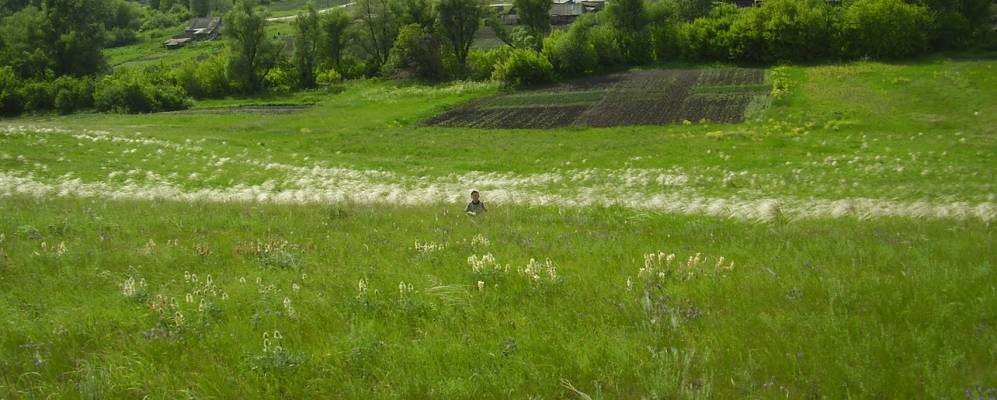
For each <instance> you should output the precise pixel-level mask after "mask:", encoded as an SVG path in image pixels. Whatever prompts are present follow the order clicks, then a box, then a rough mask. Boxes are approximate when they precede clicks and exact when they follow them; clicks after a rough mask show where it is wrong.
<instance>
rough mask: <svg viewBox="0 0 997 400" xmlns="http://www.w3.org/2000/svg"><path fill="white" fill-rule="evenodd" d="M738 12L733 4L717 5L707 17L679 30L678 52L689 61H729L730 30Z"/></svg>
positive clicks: (685, 25)
mask: <svg viewBox="0 0 997 400" xmlns="http://www.w3.org/2000/svg"><path fill="white" fill-rule="evenodd" d="M739 14H740V11H739V10H738V8H737V6H735V5H733V4H720V5H717V7H715V8H714V9H713V11H711V12H710V14H709V15H707V16H706V17H703V18H698V19H696V20H694V21H692V22H689V23H685V24H682V26H681V27H680V28H679V32H678V37H679V51H680V52H681V53H682V56H683V57H684V58H686V59H689V60H701V61H717V60H728V59H730V30H731V26H732V25H733V24H734V22H735V21H736V20H737V18H738V16H739Z"/></svg>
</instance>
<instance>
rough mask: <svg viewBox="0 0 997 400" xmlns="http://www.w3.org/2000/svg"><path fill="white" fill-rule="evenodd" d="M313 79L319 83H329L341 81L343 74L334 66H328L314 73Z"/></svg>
mask: <svg viewBox="0 0 997 400" xmlns="http://www.w3.org/2000/svg"><path fill="white" fill-rule="evenodd" d="M315 81H317V82H318V83H319V84H320V85H331V84H334V83H339V82H342V81H343V76H342V75H340V74H339V72H336V69H335V68H329V69H326V70H324V71H321V72H319V73H318V74H317V75H315Z"/></svg>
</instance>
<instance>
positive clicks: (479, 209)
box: [464, 190, 488, 215]
mask: <svg viewBox="0 0 997 400" xmlns="http://www.w3.org/2000/svg"><path fill="white" fill-rule="evenodd" d="M485 211H488V209H487V208H485V202H483V201H481V194H480V193H478V191H477V190H472V191H471V202H470V203H467V207H466V208H465V209H464V212H466V213H467V214H468V215H478V214H479V213H483V212H485Z"/></svg>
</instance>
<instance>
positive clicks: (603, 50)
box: [588, 26, 623, 69]
mask: <svg viewBox="0 0 997 400" xmlns="http://www.w3.org/2000/svg"><path fill="white" fill-rule="evenodd" d="M588 38H589V42H590V43H592V47H593V48H594V49H595V59H596V63H597V64H598V65H599V67H601V68H602V69H609V68H612V67H614V66H616V65H620V64H623V51H622V50H620V44H619V42H617V41H616V32H614V31H613V29H612V28H610V27H608V26H596V27H593V28H592V29H591V30H589V32H588Z"/></svg>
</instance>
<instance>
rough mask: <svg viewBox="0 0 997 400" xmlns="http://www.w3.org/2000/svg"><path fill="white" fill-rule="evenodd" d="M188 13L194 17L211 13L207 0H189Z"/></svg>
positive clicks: (209, 3)
mask: <svg viewBox="0 0 997 400" xmlns="http://www.w3.org/2000/svg"><path fill="white" fill-rule="evenodd" d="M190 13H191V14H193V15H194V16H195V17H206V16H208V14H209V13H211V2H210V1H209V0H190Z"/></svg>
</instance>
